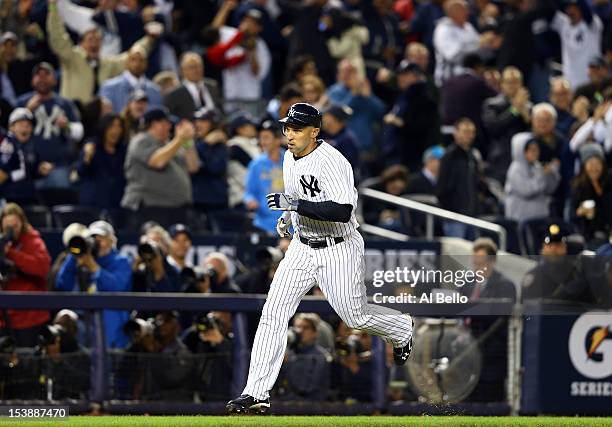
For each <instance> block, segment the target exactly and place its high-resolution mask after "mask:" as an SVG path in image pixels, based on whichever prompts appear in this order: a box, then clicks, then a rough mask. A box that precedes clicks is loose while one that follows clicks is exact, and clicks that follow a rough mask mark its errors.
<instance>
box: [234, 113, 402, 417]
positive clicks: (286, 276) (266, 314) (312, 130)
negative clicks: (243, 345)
mask: <svg viewBox="0 0 612 427" xmlns="http://www.w3.org/2000/svg"><path fill="white" fill-rule="evenodd" d="M280 122H281V124H282V126H283V133H284V135H285V137H286V139H287V144H288V148H289V150H288V151H287V152H286V153H285V158H284V162H283V180H284V185H285V193H273V194H269V195H268V196H267V199H268V206H269V207H270V209H273V210H280V211H285V212H283V214H282V216H281V217H280V219H279V220H278V223H277V227H276V229H277V231H278V233H279V234H280V235H281V236H283V237H284V236H288V228H289V226H290V225H291V224H293V229H294V235H293V239H292V240H291V243H290V245H289V249H288V250H287V253H286V255H285V258H284V259H283V261H282V262H281V263H280V265H279V267H278V269H277V271H276V274H275V275H274V279H273V280H272V284H271V285H270V291H269V292H268V298H267V300H266V303H265V305H264V307H263V312H262V314H261V319H260V321H259V326H258V327H257V333H256V334H255V342H254V343H253V350H252V352H251V364H250V368H249V378H248V381H247V385H246V387H245V389H244V391H243V393H242V395H241V396H240V397H237V398H236V399H233V400H230V401H229V402H228V403H227V405H226V409H227V411H228V412H229V413H234V414H243V413H251V414H258V413H265V412H267V411H268V409H269V408H270V398H269V396H270V390H271V389H272V387H273V386H274V383H275V382H276V378H277V377H278V373H279V370H280V368H281V364H282V361H283V356H284V353H285V348H286V344H287V325H288V323H289V319H290V318H291V317H292V316H293V315H294V313H295V311H296V309H297V306H298V304H299V302H300V300H301V299H302V297H303V296H304V295H305V294H306V293H307V292H308V291H309V290H310V289H311V288H312V287H313V286H314V285H315V284H317V285H319V288H320V289H321V291H322V292H323V294H324V295H325V297H326V298H327V300H328V301H329V303H330V304H331V306H332V307H333V308H334V310H335V311H336V313H338V315H339V316H340V318H342V320H343V321H344V322H345V323H346V324H347V326H348V327H349V328H355V329H362V330H365V331H367V332H368V333H370V334H373V335H378V336H380V337H382V338H383V339H384V340H385V341H387V342H390V343H391V344H392V345H393V347H394V351H393V356H394V359H395V363H396V364H398V365H403V364H405V363H406V360H407V359H408V356H409V355H410V351H411V350H412V329H413V322H412V318H411V317H410V316H409V315H407V314H402V313H400V312H398V311H395V310H391V309H389V308H386V307H381V306H377V305H372V304H368V303H367V296H366V287H365V285H364V271H365V265H364V264H365V263H364V246H363V238H362V237H361V234H359V232H357V227H358V226H359V225H358V224H357V220H356V219H355V209H356V207H357V190H356V189H355V186H354V181H353V171H352V169H351V166H350V164H349V162H348V161H347V160H346V159H345V158H344V156H343V155H342V154H340V152H339V151H337V150H336V149H335V148H333V147H332V146H331V145H329V144H327V143H326V142H325V141H323V140H321V139H317V136H318V135H319V132H320V129H321V113H320V112H319V111H318V110H317V109H316V108H315V107H313V106H311V105H309V104H306V103H297V104H294V105H293V106H292V107H291V108H290V110H289V113H288V115H287V117H285V118H284V119H282V120H280Z"/></svg>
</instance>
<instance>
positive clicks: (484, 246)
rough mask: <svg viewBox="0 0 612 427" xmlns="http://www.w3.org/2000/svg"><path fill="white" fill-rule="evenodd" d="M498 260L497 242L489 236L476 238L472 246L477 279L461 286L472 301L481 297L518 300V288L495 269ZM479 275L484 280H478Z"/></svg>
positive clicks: (462, 290) (462, 291) (463, 292)
mask: <svg viewBox="0 0 612 427" xmlns="http://www.w3.org/2000/svg"><path fill="white" fill-rule="evenodd" d="M496 261H497V245H496V244H495V242H494V241H493V240H491V239H489V238H488V237H481V238H479V239H476V240H475V241H474V246H472V262H473V266H474V267H473V268H474V270H473V271H474V273H476V278H477V280H476V281H475V282H474V283H467V284H466V285H465V286H463V287H462V288H461V293H462V294H463V295H465V296H467V297H468V298H470V301H476V300H478V299H481V298H509V299H510V300H512V302H515V301H516V288H515V287H514V284H513V283H512V282H511V281H510V279H508V278H507V277H505V276H504V275H503V274H501V273H500V272H499V271H497V270H495V263H496ZM479 273H480V274H479ZM478 277H484V280H481V281H478Z"/></svg>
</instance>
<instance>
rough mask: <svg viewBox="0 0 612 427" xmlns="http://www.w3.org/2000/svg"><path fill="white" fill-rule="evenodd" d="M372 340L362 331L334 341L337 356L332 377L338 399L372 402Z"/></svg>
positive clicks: (354, 331)
mask: <svg viewBox="0 0 612 427" xmlns="http://www.w3.org/2000/svg"><path fill="white" fill-rule="evenodd" d="M371 348H372V338H371V337H370V336H369V335H368V334H366V333H365V332H363V331H358V330H352V331H349V335H348V336H347V337H344V338H339V339H338V340H337V341H336V354H337V356H338V359H337V362H338V363H337V364H336V366H335V369H336V371H335V372H334V376H335V377H336V376H337V378H336V381H334V383H337V384H339V387H340V398H342V399H356V400H358V401H360V402H369V401H371V400H372V392H371V390H372V352H371Z"/></svg>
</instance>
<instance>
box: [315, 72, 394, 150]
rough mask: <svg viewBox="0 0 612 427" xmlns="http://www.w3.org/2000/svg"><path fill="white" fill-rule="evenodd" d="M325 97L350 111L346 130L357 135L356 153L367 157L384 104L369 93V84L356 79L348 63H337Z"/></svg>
mask: <svg viewBox="0 0 612 427" xmlns="http://www.w3.org/2000/svg"><path fill="white" fill-rule="evenodd" d="M327 96H328V97H329V100H330V101H331V103H334V104H340V105H347V106H348V107H350V108H351V109H352V110H353V115H352V116H351V117H350V118H349V120H348V122H347V125H346V126H347V127H348V128H349V129H350V130H351V131H352V132H353V133H354V134H355V135H359V140H358V141H357V143H358V147H359V151H360V152H362V153H363V154H364V155H365V157H368V153H370V152H372V151H373V150H374V148H375V142H376V139H377V138H376V136H377V132H376V130H377V123H378V122H380V120H381V119H382V118H383V115H384V114H385V109H386V106H385V104H384V103H383V102H382V101H381V100H380V99H379V98H378V97H377V96H376V95H374V94H373V93H372V87H371V85H370V82H369V80H368V79H367V78H365V77H359V75H358V73H357V68H356V67H355V66H354V65H353V64H352V63H351V62H350V61H348V60H343V61H340V63H339V64H338V74H337V77H336V83H335V84H333V85H332V86H330V87H329V89H328V90H327Z"/></svg>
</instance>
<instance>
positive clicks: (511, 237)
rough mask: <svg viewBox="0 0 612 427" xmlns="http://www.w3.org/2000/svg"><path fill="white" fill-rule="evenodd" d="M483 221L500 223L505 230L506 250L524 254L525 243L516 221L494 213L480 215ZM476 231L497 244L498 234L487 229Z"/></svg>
mask: <svg viewBox="0 0 612 427" xmlns="http://www.w3.org/2000/svg"><path fill="white" fill-rule="evenodd" d="M480 219H482V220H483V221H488V222H492V223H494V224H497V225H501V226H502V227H504V229H505V230H506V251H507V252H511V253H513V254H517V255H526V250H525V244H524V242H523V239H522V237H521V234H520V233H519V225H518V222H516V221H514V220H512V219H509V218H505V217H503V216H496V215H483V216H481V217H480ZM478 233H479V234H480V235H481V236H483V237H490V238H491V239H493V240H494V241H495V243H498V244H499V236H498V234H497V233H493V232H491V231H487V230H479V231H478Z"/></svg>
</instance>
